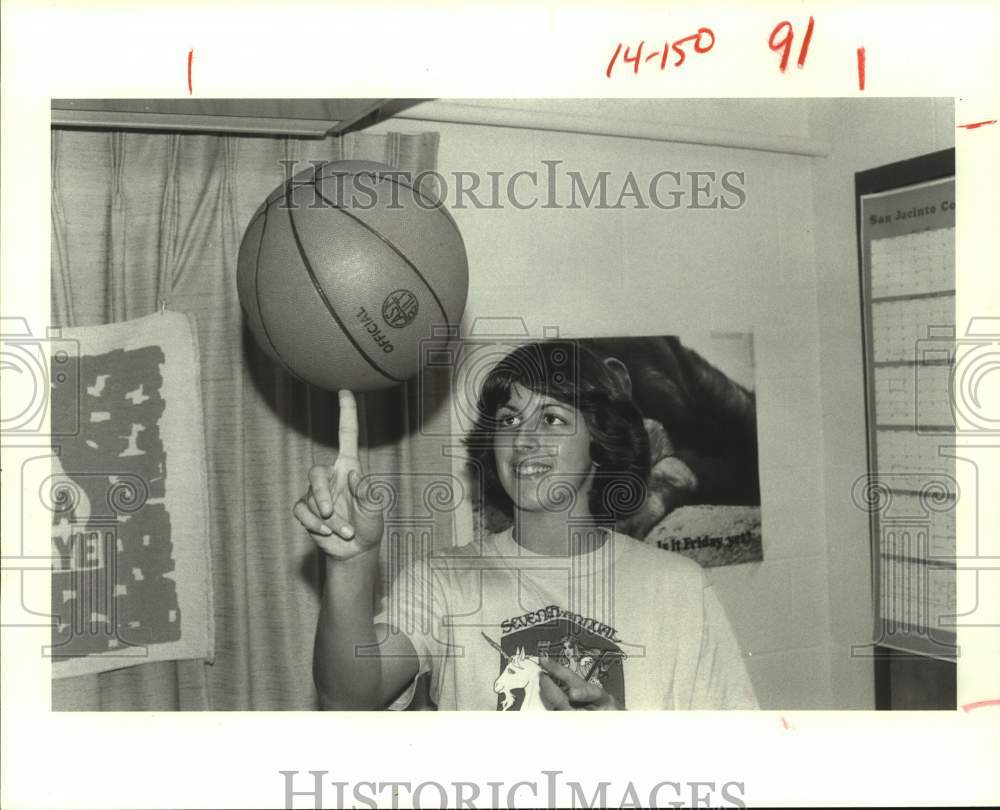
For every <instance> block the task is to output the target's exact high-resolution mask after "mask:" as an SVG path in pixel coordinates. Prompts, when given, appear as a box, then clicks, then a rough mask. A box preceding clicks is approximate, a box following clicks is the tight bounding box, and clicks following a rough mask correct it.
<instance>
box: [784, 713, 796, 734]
mask: <svg viewBox="0 0 1000 810" xmlns="http://www.w3.org/2000/svg"><path fill="white" fill-rule="evenodd" d="M781 725H782V727H783V728H784V729H785V731H794V730H795V726H793V725H792V724H791V723H789V722H788V721H787V720H786V719H785V715H781Z"/></svg>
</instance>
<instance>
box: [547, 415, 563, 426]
mask: <svg viewBox="0 0 1000 810" xmlns="http://www.w3.org/2000/svg"><path fill="white" fill-rule="evenodd" d="M545 424H546V425H566V424H569V423H568V422H567V421H566V420H565V419H563V418H562V417H561V416H560V415H559V414H557V413H547V414H545Z"/></svg>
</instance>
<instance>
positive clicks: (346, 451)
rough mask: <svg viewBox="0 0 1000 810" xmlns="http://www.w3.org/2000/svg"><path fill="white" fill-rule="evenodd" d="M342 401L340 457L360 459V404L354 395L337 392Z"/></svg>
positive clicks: (348, 392)
mask: <svg viewBox="0 0 1000 810" xmlns="http://www.w3.org/2000/svg"><path fill="white" fill-rule="evenodd" d="M337 398H338V400H339V401H340V428H339V431H338V436H339V445H340V455H341V456H345V457H347V458H357V457H358V403H357V402H356V401H355V399H354V394H353V393H351V392H350V391H347V390H343V391H338V392H337Z"/></svg>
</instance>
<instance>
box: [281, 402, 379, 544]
mask: <svg viewBox="0 0 1000 810" xmlns="http://www.w3.org/2000/svg"><path fill="white" fill-rule="evenodd" d="M339 399H340V426H339V435H340V451H339V453H338V454H337V460H336V462H335V463H334V464H333V465H332V466H330V465H326V464H317V465H316V466H314V467H312V468H311V469H310V470H309V489H308V490H307V491H306V494H305V495H303V496H302V497H301V498H300V499H299V500H298V501H296V503H295V507H294V508H293V509H292V514H293V515H295V517H296V519H297V520H298V521H299V523H301V524H302V525H303V526H304V527H305V529H306V531H308V532H309V534H310V536H311V537H312V538H313V540H315V541H316V544H317V545H318V546H319V547H320V548H321V549H323V551H325V552H326V553H327V554H328V555H329V556H330V557H332V558H333V559H336V560H348V559H350V558H351V557H356V556H357V555H359V554H361V553H363V552H365V551H368V550H369V549H372V548H374V547H376V546H378V544H379V542H380V541H381V540H382V531H383V522H382V512H381V510H380V509H379V508H377V506H376V505H375V504H374V503H372V502H371V501H370V500H369V499H368V498H367V497H366V493H365V491H364V490H365V487H364V486H362V485H361V480H362V478H363V477H364V475H363V472H362V470H361V459H360V458H359V457H358V406H357V403H356V402H355V399H354V394H352V393H351V392H350V391H340V392H339Z"/></svg>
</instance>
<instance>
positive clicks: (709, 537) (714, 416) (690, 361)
mask: <svg viewBox="0 0 1000 810" xmlns="http://www.w3.org/2000/svg"><path fill="white" fill-rule="evenodd" d="M579 343H580V345H582V346H584V347H586V348H587V349H589V350H591V351H593V352H594V353H595V354H596V355H598V357H600V358H601V359H602V360H603V361H604V363H605V365H607V366H608V368H609V369H610V370H611V371H612V372H613V373H614V374H615V376H616V377H617V378H618V381H619V384H620V386H621V388H622V389H623V390H624V391H626V392H628V393H629V394H630V396H631V398H632V400H633V402H634V403H635V405H636V406H637V408H638V410H639V411H640V413H641V414H642V417H643V423H644V426H645V428H646V432H647V434H648V436H649V445H650V466H651V475H650V478H649V483H648V487H647V489H646V492H645V497H644V499H643V502H642V505H641V506H640V507H639V508H638V509H636V510H635V511H634V512H632V513H631V514H630V515H629V516H628V517H627V518H625V519H624V520H623V521H621V522H620V523H619V524H618V526H617V529H618V530H619V531H621V532H622V533H624V534H627V535H629V536H631V537H634V538H636V539H638V540H642V541H643V542H645V543H648V544H651V545H655V546H656V547H658V548H661V549H664V550H667V551H671V552H675V553H679V554H683V555H685V556H687V557H689V558H691V559H693V560H695V561H696V562H698V563H699V564H700V565H702V566H703V567H714V566H726V565H736V564H739V563H748V562H759V561H762V560H763V558H764V553H763V544H762V533H761V507H760V477H759V470H758V449H757V443H758V439H757V419H756V395H755V389H754V361H753V339H752V335H750V334H748V333H712V334H709V335H707V336H704V337H700V338H694V337H685V338H681V337H678V336H675V335H667V336H644V337H592V338H583V339H580V340H579ZM510 348H512V346H511V345H506V344H502V343H500V344H498V343H496V342H494V341H483V342H482V343H481V344H477V342H476V341H475V340H472V341H467V342H466V343H465V344H464V345H463V347H462V351H464V352H465V353H466V354H467V357H466V358H465V359H464V360H463V361H461V362H460V363H459V368H461V367H462V366H465V367H466V368H477V367H482V368H485V367H486V366H487V365H488V364H489V362H490V361H491V360H498V359H499V358H500V357H501V356H503V355H504V354H506V353H507V351H509V350H510ZM477 354H478V355H479V357H480V359H478V360H477V359H476V355H477ZM460 376H462V375H461V374H460ZM465 376H467V377H468V379H470V380H473V379H476V378H478V377H477V374H476V373H471V374H467V375H465ZM458 387H459V388H461V387H462V383H461V382H459V383H458ZM462 428H463V432H464V430H467V428H468V426H467V425H463V426H462ZM474 520H475V522H476V524H477V526H478V527H479V528H480V529H482V528H483V527H486V528H487V529H489V528H490V527H491V526H494V525H496V520H495V517H494V516H492V515H490V514H488V513H487V514H481V513H480V511H479V509H478V508H477V509H476V514H475V517H474Z"/></svg>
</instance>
